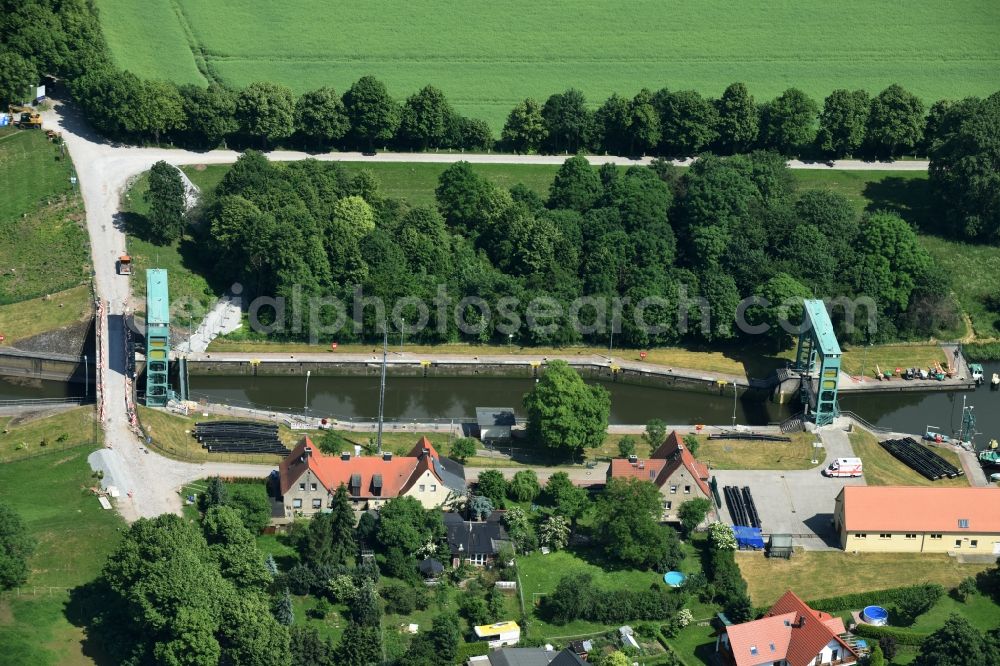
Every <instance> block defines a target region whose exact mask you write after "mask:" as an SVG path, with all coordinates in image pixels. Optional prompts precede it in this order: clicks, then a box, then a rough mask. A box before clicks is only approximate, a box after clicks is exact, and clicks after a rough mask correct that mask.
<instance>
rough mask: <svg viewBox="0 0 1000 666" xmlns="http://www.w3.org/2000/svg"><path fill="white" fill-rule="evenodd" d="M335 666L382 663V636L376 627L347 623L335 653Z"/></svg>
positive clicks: (374, 665)
mask: <svg viewBox="0 0 1000 666" xmlns="http://www.w3.org/2000/svg"><path fill="white" fill-rule="evenodd" d="M336 657H337V658H336V663H337V666H376V665H377V664H381V663H382V635H381V631H380V630H379V628H378V627H377V626H375V627H367V626H362V625H359V624H357V623H356V622H349V623H348V624H347V628H346V629H344V634H343V635H342V636H341V638H340V643H339V644H338V645H337V651H336Z"/></svg>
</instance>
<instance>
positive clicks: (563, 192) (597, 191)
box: [548, 155, 602, 213]
mask: <svg viewBox="0 0 1000 666" xmlns="http://www.w3.org/2000/svg"><path fill="white" fill-rule="evenodd" d="M601 192H602V187H601V179H600V177H599V176H598V175H597V171H595V170H594V167H592V166H591V165H590V162H588V161H587V158H586V157H584V156H583V155H574V156H573V157H570V158H569V159H567V160H566V161H565V162H563V163H562V166H560V167H559V170H558V171H557V172H556V176H555V178H554V179H553V180H552V185H551V186H550V187H549V201H548V206H549V208H568V209H571V210H576V211H580V212H581V213H583V212H586V211H588V210H589V209H591V208H593V206H594V204H596V203H597V199H598V197H600V196H601Z"/></svg>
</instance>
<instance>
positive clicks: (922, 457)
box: [881, 437, 964, 481]
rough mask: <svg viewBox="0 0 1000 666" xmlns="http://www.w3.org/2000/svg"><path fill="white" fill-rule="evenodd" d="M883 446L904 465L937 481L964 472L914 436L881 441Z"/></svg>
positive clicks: (952, 477) (951, 477)
mask: <svg viewBox="0 0 1000 666" xmlns="http://www.w3.org/2000/svg"><path fill="white" fill-rule="evenodd" d="M881 444H882V448H884V449H885V450H886V451H888V452H889V453H891V454H892V455H893V456H894V457H895V458H897V459H898V460H899V461H900V462H902V463H903V464H904V465H907V466H908V467H910V468H912V469H913V470H915V471H916V472H917V473H918V474H920V475H922V476H924V477H926V478H928V479H930V480H931V481H936V480H937V479H943V478H949V479H954V478H955V477H956V476H959V475H961V474H964V472H963V471H962V470H961V469H959V468H958V467H955V466H954V465H952V464H951V463H949V462H948V461H947V460H945V459H944V458H942V457H941V456H939V455H938V454H936V453H934V452H933V451H931V450H930V449H929V448H927V447H926V446H923V445H922V444H920V443H919V442H918V441H917V440H915V439H913V438H912V437H906V438H904V439H887V440H886V441H884V442H881Z"/></svg>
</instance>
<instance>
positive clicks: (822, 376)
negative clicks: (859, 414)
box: [795, 299, 843, 426]
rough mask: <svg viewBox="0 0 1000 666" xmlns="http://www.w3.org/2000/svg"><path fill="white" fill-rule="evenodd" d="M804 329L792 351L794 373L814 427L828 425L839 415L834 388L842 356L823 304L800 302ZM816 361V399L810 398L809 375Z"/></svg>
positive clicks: (815, 301) (810, 378) (836, 383)
mask: <svg viewBox="0 0 1000 666" xmlns="http://www.w3.org/2000/svg"><path fill="white" fill-rule="evenodd" d="M803 304H804V306H805V307H804V310H805V312H804V321H803V326H804V328H805V330H804V331H802V332H801V333H800V334H799V344H798V348H797V349H796V351H795V369H796V370H797V371H798V372H800V373H802V388H803V397H804V398H806V396H809V397H814V398H815V404H812V403H813V400H810V399H808V398H807V399H805V400H804V402H806V404H812V407H813V418H814V420H815V422H816V425H818V426H822V425H829V424H830V423H833V419H835V418H836V417H837V415H838V414H839V413H840V410H839V408H838V407H837V388H838V387H839V385H840V359H841V356H842V355H843V352H842V351H841V350H840V343H839V342H837V335H836V334H835V333H834V330H833V322H831V321H830V315H829V314H828V313H827V311H826V304H825V303H823V301H821V300H818V299H806V300H805V301H804V303H803ZM817 359H818V360H819V385H818V389H817V391H816V395H815V396H812V393H813V391H812V377H811V376H812V372H813V370H814V369H815V368H816V361H817Z"/></svg>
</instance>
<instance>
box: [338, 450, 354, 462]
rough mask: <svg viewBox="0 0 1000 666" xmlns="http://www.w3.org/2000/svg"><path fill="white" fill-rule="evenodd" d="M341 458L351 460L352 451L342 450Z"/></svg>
mask: <svg viewBox="0 0 1000 666" xmlns="http://www.w3.org/2000/svg"><path fill="white" fill-rule="evenodd" d="M340 459H341V460H350V459H351V452H350V451H341V452H340Z"/></svg>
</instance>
